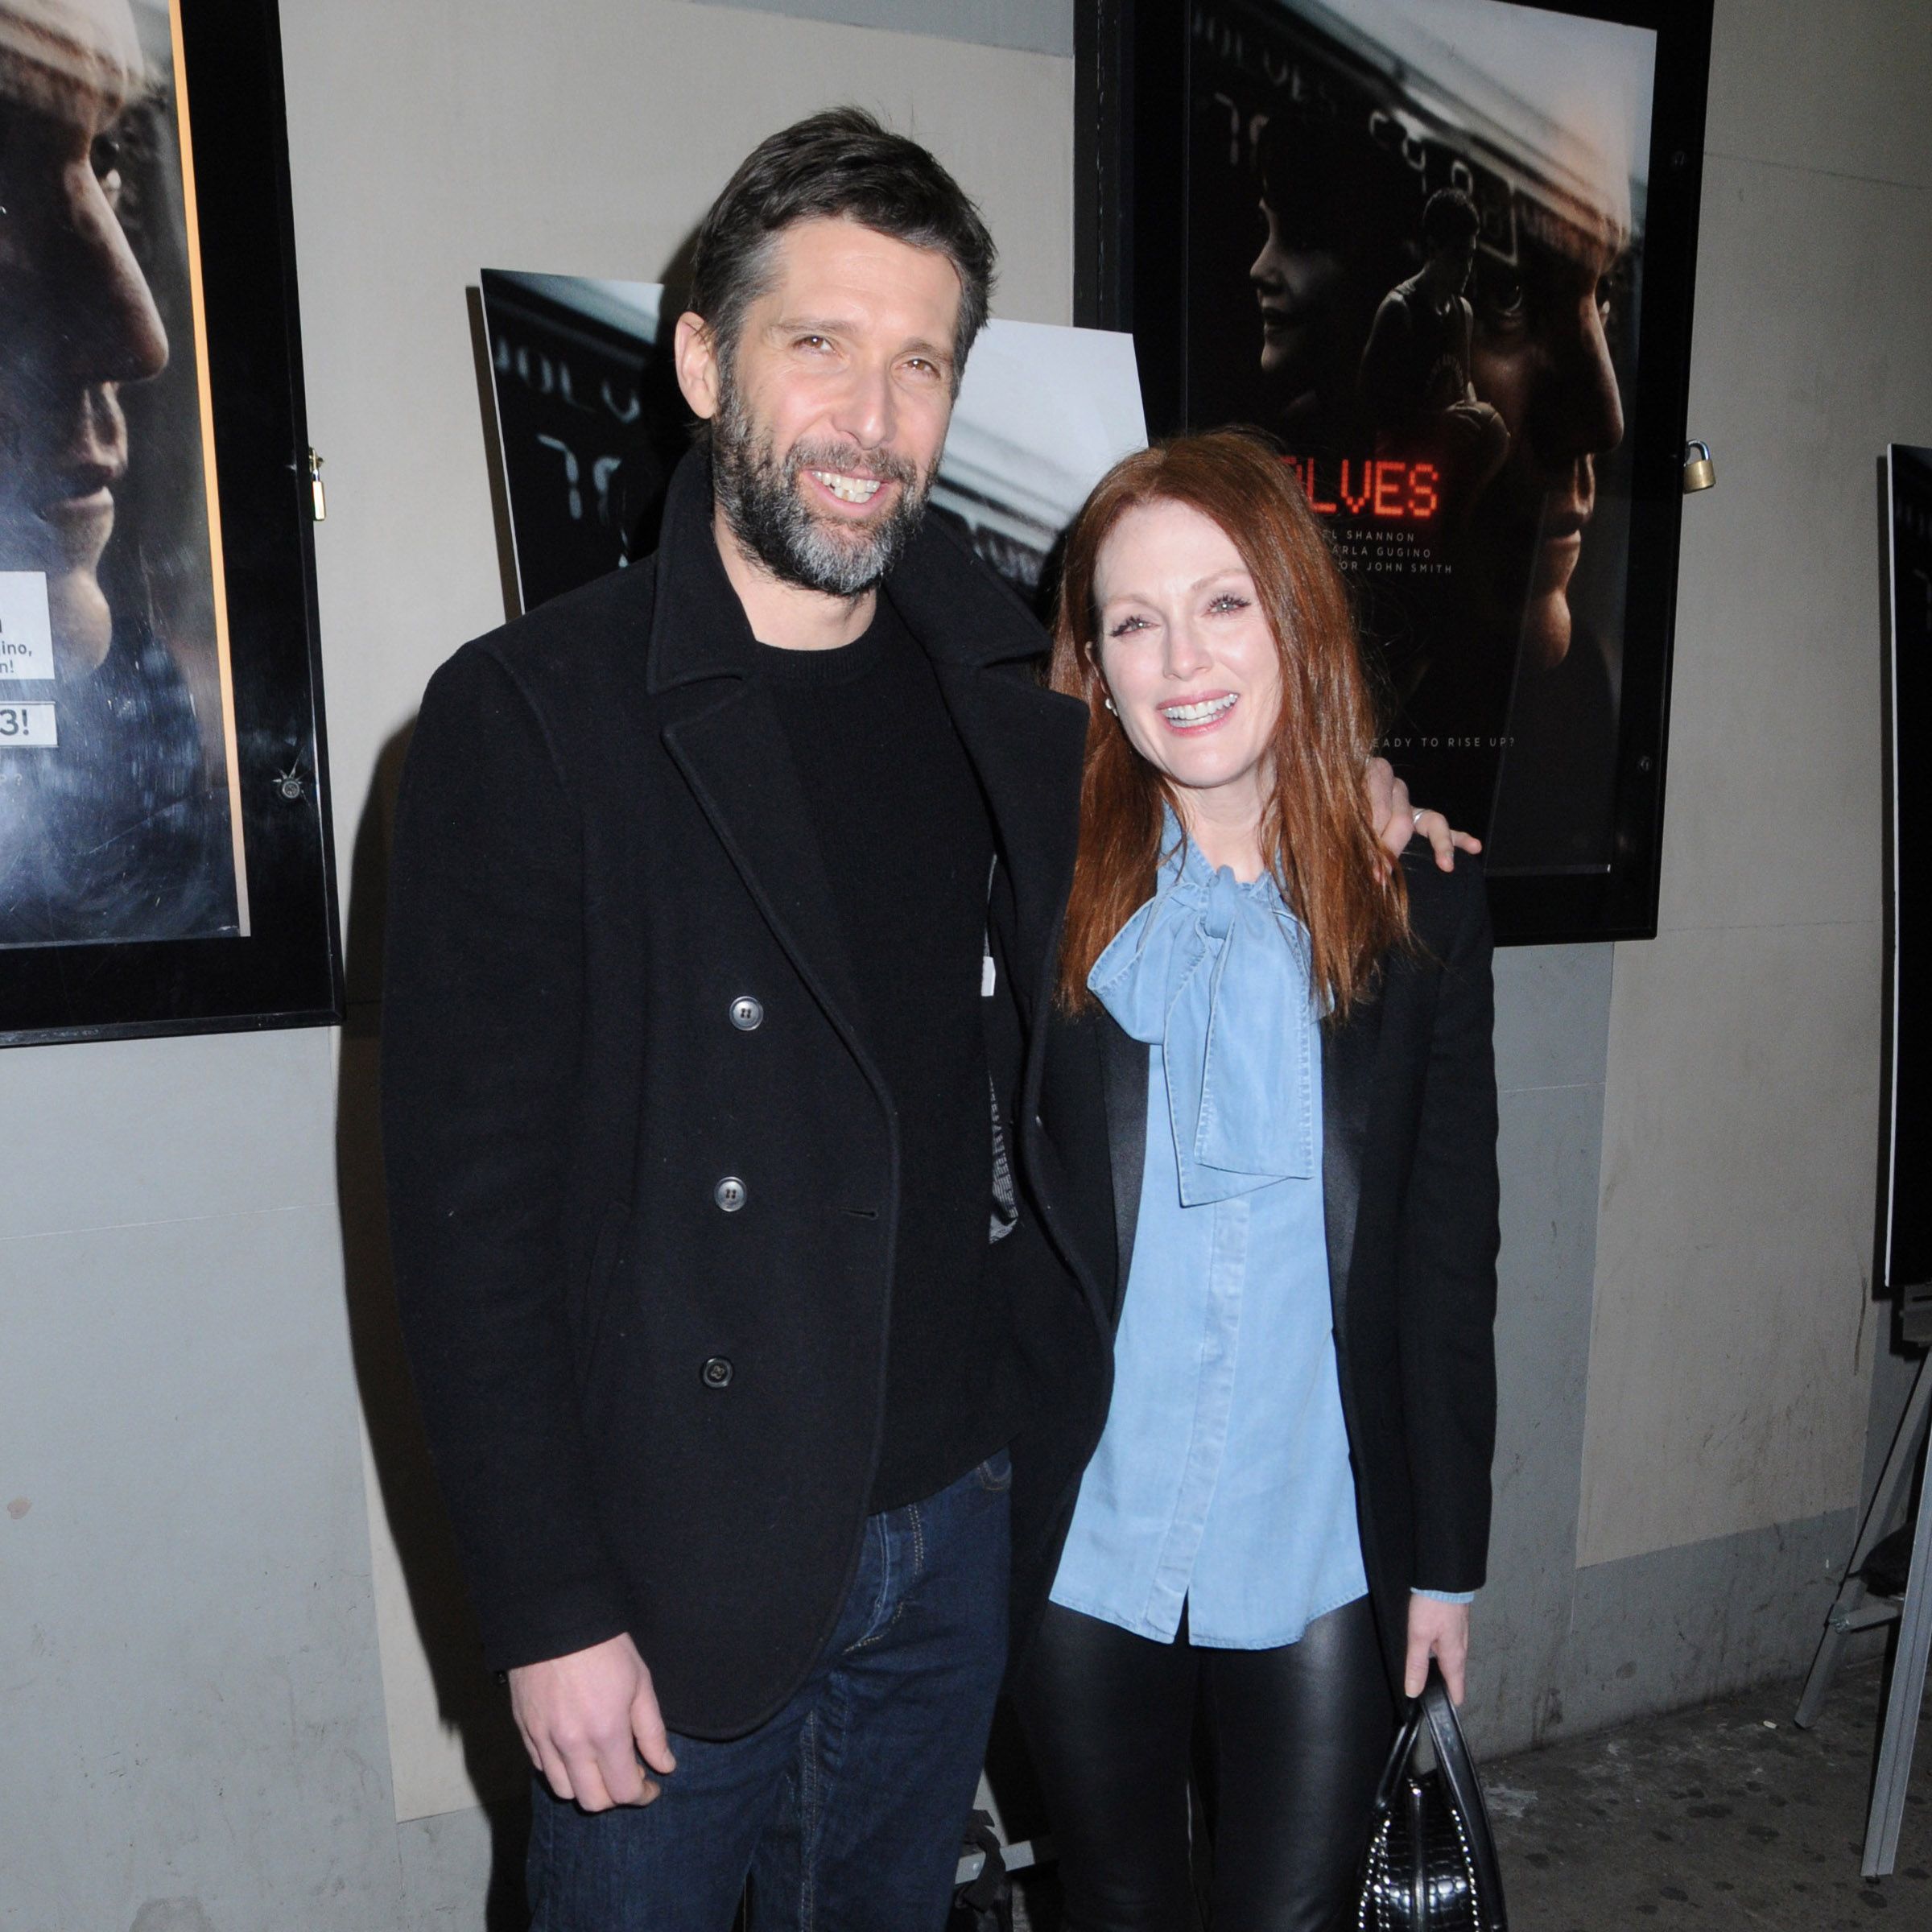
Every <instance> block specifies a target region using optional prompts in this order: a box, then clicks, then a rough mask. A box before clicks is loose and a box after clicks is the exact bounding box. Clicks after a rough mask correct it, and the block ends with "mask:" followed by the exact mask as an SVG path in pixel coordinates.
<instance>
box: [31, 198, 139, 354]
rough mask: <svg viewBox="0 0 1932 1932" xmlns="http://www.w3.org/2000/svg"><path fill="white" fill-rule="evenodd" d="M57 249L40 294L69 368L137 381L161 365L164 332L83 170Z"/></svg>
mask: <svg viewBox="0 0 1932 1932" xmlns="http://www.w3.org/2000/svg"><path fill="white" fill-rule="evenodd" d="M63 239H64V246H62V247H60V249H59V250H57V253H58V254H59V256H60V261H59V263H58V266H57V268H56V273H55V274H53V275H50V276H49V277H48V278H47V292H48V295H49V298H50V300H51V302H52V305H53V306H54V307H55V308H56V309H57V310H58V311H59V312H60V315H59V326H60V337H61V340H62V341H63V343H64V345H65V348H66V350H67V353H68V357H69V360H70V364H71V366H72V369H73V373H74V374H76V375H77V376H79V377H80V378H81V379H82V380H83V381H85V382H139V381H141V380H142V378H145V377H147V376H154V375H159V374H160V372H161V371H162V370H163V369H165V368H166V367H167V329H166V328H164V327H163V324H162V321H161V312H160V311H159V309H158V308H155V298H154V293H153V291H152V290H151V289H150V288H149V287H148V285H147V276H146V275H143V274H142V271H141V264H140V263H139V262H137V261H136V260H135V259H134V250H133V249H132V248H131V247H130V246H129V245H128V239H127V233H126V229H123V228H122V225H121V219H120V217H119V216H118V215H117V214H116V213H114V208H113V207H112V205H111V204H109V201H108V199H107V196H106V193H105V191H104V190H103V188H101V184H100V182H99V181H98V180H96V179H95V176H94V173H93V169H92V168H91V167H89V168H88V169H87V170H86V171H85V179H84V180H81V181H79V182H77V183H76V186H75V190H74V192H73V194H72V197H71V199H70V200H69V204H68V225H67V230H66V233H65V235H64V238H63Z"/></svg>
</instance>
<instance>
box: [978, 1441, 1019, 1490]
mask: <svg viewBox="0 0 1932 1932" xmlns="http://www.w3.org/2000/svg"><path fill="white" fill-rule="evenodd" d="M973 1474H974V1475H975V1476H976V1477H977V1478H978V1479H979V1484H980V1488H982V1489H984V1490H985V1492H987V1493H988V1494H989V1496H1003V1495H1005V1492H1007V1491H1008V1490H1009V1489H1010V1488H1012V1487H1013V1458H1012V1457H1011V1456H1010V1455H1008V1454H1007V1452H1006V1451H1005V1450H1004V1449H996V1450H994V1451H993V1454H992V1455H989V1456H988V1457H987V1459H985V1462H983V1463H980V1466H979V1468H976V1470H974V1471H973Z"/></svg>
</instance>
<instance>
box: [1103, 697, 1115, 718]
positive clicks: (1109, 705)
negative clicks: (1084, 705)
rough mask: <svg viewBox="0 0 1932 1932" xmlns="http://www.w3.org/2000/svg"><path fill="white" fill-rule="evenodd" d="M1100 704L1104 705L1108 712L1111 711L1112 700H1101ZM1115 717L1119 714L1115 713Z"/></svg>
mask: <svg viewBox="0 0 1932 1932" xmlns="http://www.w3.org/2000/svg"><path fill="white" fill-rule="evenodd" d="M1100 702H1101V703H1102V704H1104V705H1105V706H1106V707H1107V708H1108V710H1109V711H1113V699H1112V698H1102V699H1101V700H1100ZM1115 715H1116V716H1118V715H1119V714H1118V713H1117V712H1116V713H1115Z"/></svg>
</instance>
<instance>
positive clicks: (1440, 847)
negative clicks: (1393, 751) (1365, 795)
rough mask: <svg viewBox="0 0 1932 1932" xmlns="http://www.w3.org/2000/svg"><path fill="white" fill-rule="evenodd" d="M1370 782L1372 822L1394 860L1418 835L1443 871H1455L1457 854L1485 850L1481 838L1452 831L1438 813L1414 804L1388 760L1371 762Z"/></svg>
mask: <svg viewBox="0 0 1932 1932" xmlns="http://www.w3.org/2000/svg"><path fill="white" fill-rule="evenodd" d="M1368 783H1369V822H1370V823H1371V824H1373V826H1374V827H1375V835H1376V836H1377V838H1378V839H1380V840H1381V842H1382V844H1383V846H1384V848H1385V849H1386V850H1387V852H1388V853H1389V857H1391V858H1395V859H1399V858H1400V857H1402V854H1403V852H1405V851H1406V850H1407V848H1408V845H1409V841H1410V840H1411V839H1413V838H1416V837H1418V836H1420V837H1422V838H1425V839H1426V840H1428V841H1429V844H1430V848H1431V849H1432V850H1433V851H1434V852H1435V862H1436V864H1437V865H1439V866H1440V867H1441V868H1442V869H1443V871H1444V872H1454V871H1455V855H1456V854H1457V852H1480V851H1481V850H1482V848H1483V842H1482V840H1480V839H1478V838H1474V837H1472V836H1471V835H1470V834H1469V833H1468V832H1457V831H1455V830H1453V829H1452V828H1451V826H1450V824H1449V821H1448V820H1447V819H1446V818H1444V817H1443V815H1442V814H1441V813H1440V812H1439V811H1428V810H1426V809H1425V808H1418V807H1416V806H1415V805H1413V804H1412V803H1410V798H1409V787H1408V786H1406V785H1405V784H1404V783H1403V782H1402V780H1401V779H1400V778H1397V776H1396V775H1395V769H1394V767H1393V766H1391V765H1390V764H1389V761H1388V760H1387V759H1386V758H1371V759H1370V760H1369V778H1368Z"/></svg>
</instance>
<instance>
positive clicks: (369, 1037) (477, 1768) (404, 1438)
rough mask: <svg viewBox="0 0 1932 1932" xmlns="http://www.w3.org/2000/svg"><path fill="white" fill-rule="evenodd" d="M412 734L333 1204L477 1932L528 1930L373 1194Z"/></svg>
mask: <svg viewBox="0 0 1932 1932" xmlns="http://www.w3.org/2000/svg"><path fill="white" fill-rule="evenodd" d="M413 729H415V728H414V725H413V724H412V725H406V726H404V727H403V729H402V730H400V731H398V733H396V734H395V736H394V737H393V738H391V739H390V741H389V742H388V744H387V745H385V746H384V747H383V749H382V755H381V757H380V758H378V761H377V765H376V775H375V782H374V785H373V786H371V788H370V791H369V799H368V803H366V804H365V807H364V808H363V812H362V819H361V824H359V825H358V827H357V832H356V841H355V848H354V851H353V854H352V856H351V858H350V861H349V878H348V881H347V885H348V894H347V898H348V914H349V946H348V960H347V968H348V970H347V980H348V989H349V1021H348V1025H347V1026H346V1027H345V1030H344V1033H343V1038H342V1057H341V1084H340V1088H339V1091H338V1092H337V1095H336V1193H337V1199H338V1203H339V1207H340V1212H341V1225H342V1253H343V1261H344V1270H345V1278H346V1281H347V1284H348V1286H347V1293H348V1301H349V1335H350V1344H351V1348H352V1350H353V1356H354V1361H355V1373H356V1382H357V1389H358V1390H359V1392H360V1393H361V1402H362V1413H363V1415H364V1417H365V1420H366V1422H367V1425H368V1429H369V1447H370V1450H371V1452H372V1455H373V1458H374V1465H375V1472H376V1480H377V1482H378V1485H379V1486H380V1488H381V1490H382V1506H383V1509H384V1512H385V1513H386V1516H387V1517H388V1520H389V1525H390V1532H391V1534H393V1535H394V1539H395V1544H396V1549H397V1552H398V1555H399V1556H400V1558H401V1560H402V1568H403V1582H404V1584H405V1586H406V1587H407V1590H408V1592H409V1604H410V1611H411V1616H412V1617H413V1618H414V1620H415V1627H416V1631H417V1634H418V1636H419V1638H420V1640H421V1641H422V1645H423V1649H424V1651H425V1653H427V1657H428V1660H429V1669H430V1674H431V1681H432V1682H433V1684H434V1687H435V1693H436V1712H437V1715H438V1717H439V1718H440V1720H441V1722H442V1723H443V1724H444V1725H445V1726H447V1727H448V1728H450V1729H452V1730H453V1731H454V1732H456V1734H457V1736H458V1737H459V1738H460V1740H461V1744H462V1751H463V1757H464V1768H465V1769H466V1770H467V1771H468V1773H469V1779H470V1782H471V1783H472V1784H473V1785H474V1786H475V1787H476V1789H477V1792H478V1793H479V1794H481V1797H482V1798H484V1800H485V1804H486V1806H487V1810H488V1815H489V1820H490V1828H491V1836H492V1846H493V1850H492V1856H491V1861H490V1877H489V1897H488V1905H487V1911H486V1918H485V1925H486V1926H487V1927H488V1932H511V1929H512V1928H520V1927H522V1926H524V1925H525V1924H526V1922H527V1913H526V1910H525V1906H524V1898H523V1850H524V1842H525V1839H526V1837H527V1835H528V1833H529V1828H530V1814H529V1805H528V1802H527V1795H526V1794H527V1790H528V1781H529V1776H530V1769H529V1763H528V1761H527V1760H526V1757H524V1754H523V1747H522V1742H521V1740H519V1739H518V1736H517V1734H516V1731H515V1728H514V1726H513V1724H511V1722H510V1712H509V1706H508V1703H507V1702H506V1697H505V1694H504V1692H503V1691H502V1689H501V1688H499V1686H497V1683H496V1682H494V1680H493V1678H491V1677H490V1675H489V1674H488V1673H487V1672H486V1671H485V1669H484V1667H483V1662H482V1647H481V1640H480V1638H479V1637H478V1636H477V1628H476V1624H475V1622H474V1620H473V1617H472V1616H471V1614H470V1611H469V1597H468V1595H467V1593H466V1591H465V1589H464V1582H463V1576H462V1572H461V1570H460V1567H459V1564H458V1562H457V1558H456V1539H455V1536H454V1534H453V1533H452V1530H451V1529H450V1526H449V1519H448V1515H447V1513H445V1511H444V1506H443V1498H442V1495H441V1493H440V1491H439V1490H438V1488H437V1486H436V1474H435V1472H434V1470H433V1468H431V1463H430V1459H429V1449H428V1445H427V1443H426V1442H425V1441H424V1439H423V1428H422V1423H421V1422H420V1420H419V1417H418V1413H417V1409H416V1398H415V1389H414V1388H413V1386H412V1385H411V1381H410V1375H409V1368H408V1364H407V1361H406V1360H405V1359H404V1356H403V1336H402V1330H401V1327H400V1325H399V1323H398V1319H397V1316H396V1305H395V1293H394V1282H393V1280H392V1278H391V1275H390V1261H389V1229H388V1218H387V1216H388V1210H387V1203H386V1199H385V1195H384V1190H383V1182H382V1133H381V1118H380V1113H379V1108H378V1086H377V1067H378V1041H379V1029H380V1022H381V1017H382V1004H381V998H382V936H383V927H384V910H385V902H386V897H387V892H388V886H389V851H390V827H391V824H392V823H393V819H394V807H395V799H396V791H397V786H398V784H399V782H400V781H401V778H402V773H403V758H404V756H405V754H406V753H407V750H408V748H409V739H410V735H411V732H412V731H413Z"/></svg>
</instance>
